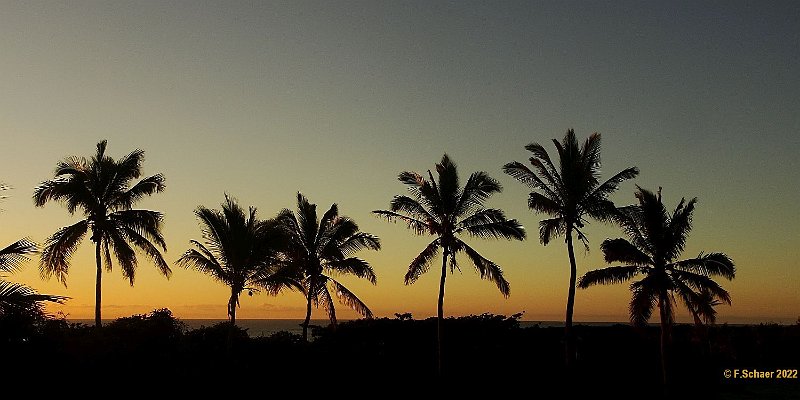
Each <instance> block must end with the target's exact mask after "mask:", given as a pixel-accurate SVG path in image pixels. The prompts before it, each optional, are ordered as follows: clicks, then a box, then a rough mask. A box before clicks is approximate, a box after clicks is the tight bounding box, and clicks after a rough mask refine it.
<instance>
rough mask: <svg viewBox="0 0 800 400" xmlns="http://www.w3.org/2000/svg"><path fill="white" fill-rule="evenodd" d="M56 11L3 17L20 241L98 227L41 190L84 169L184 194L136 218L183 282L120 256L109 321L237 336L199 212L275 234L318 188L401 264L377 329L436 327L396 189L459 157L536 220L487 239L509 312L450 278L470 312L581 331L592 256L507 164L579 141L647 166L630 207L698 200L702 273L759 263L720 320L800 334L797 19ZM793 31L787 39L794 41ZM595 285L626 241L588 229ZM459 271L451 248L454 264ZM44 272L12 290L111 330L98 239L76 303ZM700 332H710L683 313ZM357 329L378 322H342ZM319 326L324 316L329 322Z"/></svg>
mask: <svg viewBox="0 0 800 400" xmlns="http://www.w3.org/2000/svg"><path fill="white" fill-rule="evenodd" d="M571 4H572V3H564V2H493V3H491V5H489V4H482V3H480V2H478V3H464V4H462V3H454V4H451V3H445V2H434V3H433V4H432V3H431V2H427V1H415V0H412V1H408V2H374V3H373V2H367V3H364V4H362V5H360V6H359V7H349V6H346V5H343V4H341V3H339V2H296V3H295V2H289V3H285V4H284V3H277V2H238V1H230V2H228V1H226V2H214V1H210V2H189V3H184V2H149V3H145V2H107V3H106V2H103V3H99V4H98V3H94V2H76V3H74V4H73V3H69V4H67V3H64V4H60V5H55V4H51V3H50V2H43V3H36V2H17V3H10V4H4V6H3V12H2V13H0V38H2V39H0V49H2V50H3V58H2V61H0V76H3V77H4V78H3V80H2V82H0V89H2V92H3V96H2V99H0V134H1V135H2V138H3V143H4V144H5V146H2V148H0V165H1V166H2V168H0V182H3V183H5V184H8V185H9V186H10V187H11V188H12V189H11V190H8V191H5V192H4V193H3V194H4V195H7V196H8V198H6V199H4V200H3V201H2V202H0V210H1V211H2V212H0V226H2V229H0V247H5V246H7V245H8V244H11V243H13V242H14V241H16V240H18V239H20V238H22V237H30V238H31V239H32V240H34V241H36V242H37V243H39V244H42V243H45V241H46V240H47V238H48V237H49V236H50V235H51V234H53V233H54V232H55V231H56V230H57V229H59V228H61V227H64V226H67V225H70V224H72V223H74V222H75V221H77V220H78V219H79V218H81V216H80V215H75V216H71V215H69V213H68V212H67V211H66V209H65V208H64V207H62V206H61V205H59V204H55V203H50V204H47V205H46V206H45V207H42V208H36V207H34V205H33V203H32V201H31V196H32V194H33V189H34V188H35V187H36V185H38V184H39V183H40V182H42V181H44V180H47V179H50V178H52V174H53V169H54V168H55V166H56V163H57V162H58V161H60V160H62V159H63V158H64V157H67V156H73V155H75V156H87V157H88V156H91V155H92V154H93V153H94V149H95V144H96V143H97V142H98V141H99V140H102V139H108V153H109V154H110V155H111V156H112V157H115V158H118V157H121V156H123V155H124V154H126V153H127V152H130V151H131V150H133V149H135V148H141V149H143V150H144V151H145V155H146V161H145V162H144V164H143V173H144V175H145V176H149V175H153V174H156V173H163V174H164V175H165V177H166V191H165V192H164V193H161V194H157V195H154V196H152V197H150V198H145V199H143V200H142V201H141V202H140V203H139V204H138V205H137V207H138V208H147V209H152V210H158V211H161V212H163V213H164V215H165V218H166V220H165V227H164V231H163V233H164V236H165V238H166V241H167V248H168V251H167V252H166V253H165V254H164V257H165V259H166V260H167V262H168V263H169V264H170V265H171V266H172V269H173V275H172V277H171V278H170V279H166V278H164V277H163V276H161V275H159V273H158V272H157V271H156V268H154V267H153V266H152V265H150V264H149V262H147V260H146V259H145V258H144V257H140V259H139V262H140V265H139V268H138V270H137V274H136V280H135V285H134V286H133V287H131V286H130V285H129V284H128V282H127V281H126V280H124V279H123V277H122V274H121V273H120V271H119V269H118V267H117V265H116V264H115V265H114V270H113V271H111V272H104V274H103V281H102V283H103V285H102V288H103V308H102V311H103V318H104V319H111V318H116V317H122V316H130V315H132V314H142V313H147V312H150V311H152V310H154V309H160V308H169V309H170V310H172V311H173V313H174V314H175V315H176V316H177V317H179V318H183V319H198V318H202V319H224V318H226V303H227V301H228V296H229V292H228V289H227V288H226V287H225V286H224V285H222V284H220V283H218V282H215V281H213V280H212V279H211V278H209V277H208V276H205V275H203V274H201V273H199V272H196V271H191V270H185V269H182V268H180V267H178V266H176V265H175V261H176V260H177V259H178V257H179V256H180V255H181V254H182V253H183V252H184V251H185V250H187V249H188V248H189V240H192V239H200V238H201V234H200V229H199V226H198V223H197V221H196V219H195V216H194V214H193V211H194V209H195V208H196V207H197V206H199V205H203V206H206V207H209V208H219V205H220V203H221V202H222V200H223V198H224V197H223V196H224V194H225V193H227V194H229V195H231V196H232V197H235V198H236V199H237V200H238V201H239V204H241V205H242V206H244V207H246V206H250V205H252V206H256V207H257V208H258V210H259V216H260V217H261V218H270V217H273V216H275V215H276V214H277V213H278V212H279V211H280V210H281V209H283V208H289V209H294V208H295V194H296V193H297V192H298V191H300V192H302V193H303V194H304V195H306V196H307V197H308V198H309V200H310V201H311V202H313V203H316V204H317V205H318V209H327V207H329V206H330V204H332V203H337V204H338V205H339V210H340V213H341V214H343V215H347V216H349V217H351V218H353V219H354V220H355V221H356V222H357V223H358V224H359V227H360V228H361V230H362V231H364V232H369V233H373V234H375V235H377V236H379V237H380V239H381V241H382V245H383V249H382V250H381V251H379V252H373V251H364V252H362V253H360V254H358V256H359V257H362V258H364V259H366V260H367V261H369V262H370V263H371V264H372V266H373V267H374V269H375V272H376V274H377V276H378V284H377V286H372V285H371V284H369V283H368V282H362V281H358V280H356V279H351V278H347V277H345V278H343V281H344V282H346V284H347V285H348V287H349V288H350V289H351V290H352V291H353V292H354V293H355V294H356V295H358V296H359V297H360V298H361V299H362V300H363V301H364V302H365V303H366V304H367V305H368V306H369V307H370V308H371V309H372V311H373V312H374V313H375V315H377V316H380V317H383V316H386V317H393V315H394V313H403V312H411V313H412V314H413V316H414V317H415V318H425V317H429V316H432V315H435V314H436V300H437V290H438V275H437V274H438V268H436V265H437V263H439V262H441V259H438V261H434V263H433V265H432V267H431V269H430V271H429V272H428V273H427V274H425V275H424V276H423V277H422V278H421V279H420V280H419V281H418V282H417V283H415V284H414V285H410V286H406V285H404V284H403V276H404V274H405V272H406V269H407V266H408V264H409V262H410V261H411V260H412V259H413V258H414V257H415V256H416V255H417V254H418V253H419V252H420V251H421V250H422V249H423V248H424V246H425V245H426V244H427V243H428V242H429V241H430V240H431V238H430V237H417V236H414V235H413V233H412V232H411V231H409V230H408V229H406V227H405V225H403V224H400V223H398V224H393V223H387V222H386V221H385V220H381V219H379V218H376V217H375V216H373V215H372V214H371V211H372V210H376V209H385V208H387V207H388V206H389V201H390V199H391V198H392V196H394V195H396V194H405V193H406V192H405V190H406V189H405V187H404V186H403V185H402V184H401V183H399V182H398V181H397V174H398V173H399V172H401V171H418V172H423V173H424V172H425V171H427V170H428V169H432V168H434V165H435V163H436V162H437V161H439V160H440V159H441V157H442V154H443V153H447V154H449V155H450V156H451V157H452V159H453V160H454V161H455V163H456V164H457V165H458V170H459V173H460V178H461V184H462V185H463V183H464V182H465V181H466V179H467V177H468V176H469V173H471V172H474V171H486V172H487V173H488V174H489V175H490V176H491V177H493V178H495V179H497V180H498V181H499V182H500V183H501V184H502V185H503V192H502V193H500V194H497V195H495V196H493V197H492V198H491V199H489V201H488V202H487V206H489V207H493V208H499V209H502V210H503V211H505V213H506V215H507V216H508V217H510V218H516V219H518V220H520V221H521V222H522V224H523V225H524V226H525V227H526V229H527V232H528V236H529V237H528V239H527V240H526V241H524V242H505V241H493V240H480V239H474V238H466V241H467V242H468V243H469V244H470V245H471V246H473V247H474V248H475V249H476V250H478V251H479V252H480V253H481V254H483V255H484V256H485V257H486V258H488V259H490V260H493V261H495V262H496V263H498V264H499V265H500V266H501V267H502V268H503V270H504V272H505V275H506V278H507V279H508V281H509V282H510V284H511V296H510V297H509V298H508V299H505V298H503V296H502V295H501V294H500V293H499V292H498V290H497V288H496V287H495V286H494V284H492V283H491V282H488V281H483V280H481V279H480V277H479V275H478V274H477V273H476V272H475V271H474V269H473V268H472V267H471V266H470V264H469V263H468V261H467V260H466V259H464V260H461V262H460V266H461V270H460V271H456V273H455V274H452V275H449V276H448V278H447V286H446V295H445V304H444V307H445V314H446V315H448V316H458V315H468V314H480V313H485V312H488V313H495V314H505V315H511V314H514V313H519V312H524V317H523V319H525V320H531V321H550V320H555V321H560V320H563V318H564V309H565V304H566V298H567V284H568V279H569V262H568V258H567V251H566V248H565V245H564V242H563V240H562V239H557V240H554V241H553V242H552V243H550V244H549V245H548V246H542V245H541V244H540V243H539V241H538V222H539V220H540V219H542V218H543V216H542V215H539V214H534V213H532V212H531V211H530V210H528V208H527V204H526V200H527V195H528V192H529V190H528V189H527V188H525V187H524V186H523V185H521V184H520V183H518V182H516V181H515V180H514V179H512V178H511V177H510V176H508V175H505V174H503V172H502V166H503V165H504V164H505V163H507V162H510V161H513V160H516V161H520V162H526V160H527V158H528V157H529V156H530V153H529V152H527V151H526V150H525V148H524V146H525V145H527V144H529V143H532V142H538V143H540V144H542V145H543V146H544V147H545V148H547V149H548V151H549V152H550V155H551V156H554V155H555V148H554V147H553V145H552V142H551V140H552V139H553V138H562V137H563V135H564V132H566V130H567V129H569V128H574V129H575V132H576V134H577V135H578V137H579V138H580V140H581V141H582V140H583V139H584V138H586V137H587V136H588V135H590V134H591V133H592V132H599V133H601V134H602V146H603V147H602V178H609V177H610V176H611V174H613V173H615V172H617V171H621V170H623V169H624V168H627V167H630V166H637V167H638V168H639V169H640V170H641V174H640V175H639V176H638V177H637V178H636V179H635V180H633V181H632V182H625V183H623V184H622V185H621V188H620V190H619V191H618V192H617V193H614V194H613V195H612V196H611V199H612V200H613V201H614V202H615V203H617V204H619V205H627V204H632V203H634V201H635V199H634V197H633V192H634V190H635V186H634V185H640V186H642V187H644V188H647V189H651V190H655V189H657V188H658V187H663V188H664V189H663V195H664V201H665V203H666V204H667V205H668V206H669V208H674V206H675V205H676V204H677V203H678V201H679V200H680V198H681V197H682V196H685V197H687V198H692V197H695V196H696V197H698V198H699V202H698V204H697V209H696V211H695V218H694V229H693V231H692V233H691V234H690V236H689V239H688V243H687V247H686V249H685V251H684V253H683V255H684V257H693V256H696V255H697V254H699V253H700V252H701V251H706V252H709V251H721V252H725V253H727V254H728V255H730V256H731V258H732V259H733V260H734V262H735V263H736V266H737V275H736V279H735V280H733V281H732V282H728V281H726V280H724V279H722V280H721V281H720V284H721V285H722V286H723V287H724V288H726V289H727V290H729V292H730V293H731V296H732V299H733V304H732V306H727V305H724V306H719V307H718V312H719V315H718V322H720V323H724V322H730V323H757V322H781V323H794V322H795V321H796V320H797V318H798V317H800V292H798V290H797V288H798V287H800V261H799V260H800V233H799V232H798V227H799V226H800V213H798V212H797V207H796V206H795V202H796V200H795V199H796V197H797V186H798V185H797V183H798V182H800V164H799V162H800V158H799V157H797V155H798V154H800V142H799V141H798V136H797V131H798V127H800V113H798V112H797V110H798V109H800V104H798V96H797V93H800V80H798V79H797V76H800V59H799V58H798V52H797V48H796V47H797V46H796V44H797V41H796V40H792V38H795V39H796V33H797V32H798V29H797V19H796V18H793V16H796V15H797V12H796V7H792V8H791V9H789V7H787V6H785V5H782V4H777V3H771V4H765V5H763V6H762V5H759V7H751V6H746V7H743V6H741V5H736V4H725V5H724V9H717V8H718V7H723V6H720V5H715V4H710V3H696V4H695V3H692V4H684V5H670V6H663V7H662V6H658V7H651V6H649V5H648V6H643V5H641V6H640V5H637V4H632V5H631V4H625V5H623V4H617V3H613V2H608V3H606V2H604V3H589V2H587V3H584V4H581V6H580V7H574V5H571ZM787 38H788V39H787ZM586 233H587V236H588V238H589V241H590V249H589V252H588V253H586V252H584V251H583V249H582V247H581V245H580V244H577V245H576V248H575V251H576V256H577V264H578V275H579V276H580V275H582V274H583V273H585V272H587V271H589V270H591V269H595V268H598V267H603V266H605V263H604V262H603V260H602V257H601V256H602V254H601V252H600V243H602V241H603V240H604V239H606V238H615V237H621V236H622V233H621V231H620V230H619V229H618V228H615V227H613V226H610V225H604V224H601V223H598V222H591V224H590V225H589V226H587V228H586ZM440 256H441V255H440ZM38 262H39V258H38V255H33V257H32V259H31V260H30V261H28V262H26V263H25V264H24V265H23V268H22V270H21V271H19V272H15V273H14V274H10V275H7V276H3V279H7V280H10V281H13V282H19V283H24V284H26V285H29V286H31V287H33V288H35V289H37V290H38V291H40V292H42V293H48V294H57V295H63V296H69V297H70V299H69V300H68V301H67V302H66V303H65V304H63V305H49V306H48V307H47V309H48V311H49V312H51V313H59V312H60V313H63V314H64V315H66V316H67V317H68V318H70V319H90V318H93V316H94V285H95V265H94V252H93V248H92V246H91V245H90V243H89V242H88V238H85V239H84V243H83V244H82V245H81V246H80V248H79V250H78V251H77V253H76V254H74V256H73V258H72V261H71V268H70V271H69V276H68V279H67V284H68V286H67V287H64V286H63V285H61V284H60V283H59V282H57V281H55V280H49V281H48V280H43V279H42V278H41V277H40V275H39V271H38ZM629 301H630V291H629V289H628V286H627V285H625V284H621V285H613V286H607V287H592V288H590V289H587V290H578V291H577V295H576V305H575V320H576V321H627V320H628V302H629ZM240 303H241V308H240V311H239V312H238V313H237V317H238V318H243V319H248V318H281V319H284V318H291V319H296V318H303V317H304V301H303V298H302V295H301V294H298V293H291V292H288V293H283V294H280V295H279V296H276V297H270V296H266V295H264V294H256V295H255V296H253V297H249V296H243V297H242V298H241V300H240ZM679 310H680V311H679V314H678V317H679V320H680V321H690V318H689V317H688V315H687V314H686V311H685V310H683V308H681V307H679ZM337 314H338V315H339V317H340V318H342V319H347V318H354V317H356V315H355V314H354V313H353V312H352V311H349V310H347V309H346V307H344V306H341V305H338V303H337ZM323 317H324V311H323V310H316V309H315V310H314V314H313V318H315V319H317V318H323Z"/></svg>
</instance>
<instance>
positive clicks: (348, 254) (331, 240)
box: [278, 193, 381, 341]
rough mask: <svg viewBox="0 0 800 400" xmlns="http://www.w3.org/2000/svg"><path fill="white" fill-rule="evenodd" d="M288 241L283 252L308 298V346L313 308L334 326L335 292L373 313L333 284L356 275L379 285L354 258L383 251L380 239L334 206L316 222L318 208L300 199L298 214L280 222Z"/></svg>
mask: <svg viewBox="0 0 800 400" xmlns="http://www.w3.org/2000/svg"><path fill="white" fill-rule="evenodd" d="M278 218H279V219H280V221H281V224H282V225H283V227H284V229H285V232H286V234H287V236H288V246H287V250H286V253H285V256H286V260H287V263H288V264H289V265H290V266H291V268H292V269H294V270H296V271H300V274H301V275H302V290H303V294H304V295H305V297H306V318H305V320H304V321H303V339H304V340H306V341H308V325H309V322H310V321H311V306H312V304H313V305H314V306H316V307H319V306H320V305H321V306H322V307H323V308H324V309H325V311H326V312H327V313H328V319H329V320H330V322H331V324H332V325H333V326H334V327H335V326H336V309H335V307H334V304H333V296H332V295H331V291H333V293H334V294H335V295H336V297H337V298H338V299H339V301H340V302H341V303H342V304H344V305H346V306H348V307H350V308H351V309H353V310H355V311H356V312H357V313H359V314H361V315H363V316H364V317H366V318H372V311H370V309H369V307H367V305H366V304H364V302H362V301H361V300H360V299H359V298H358V297H357V296H356V295H355V294H354V293H353V292H351V291H350V290H348V289H347V288H346V287H345V286H344V285H343V284H342V283H340V282H339V281H338V280H336V279H334V275H336V274H348V275H354V276H357V277H359V278H363V279H366V280H367V281H369V282H370V283H372V284H373V285H374V284H376V282H377V277H376V276H375V272H374V271H373V270H372V266H370V265H369V263H368V262H366V261H365V260H363V259H360V258H358V257H354V256H353V254H355V253H357V252H358V251H360V250H364V249H369V250H380V248H381V244H380V240H379V239H378V237H377V236H375V235H372V234H369V233H365V232H361V231H360V230H359V228H358V225H357V224H356V223H355V221H353V220H352V219H350V218H348V217H346V216H343V215H341V216H340V215H339V208H338V206H337V205H336V204H333V205H331V207H330V208H329V209H328V211H326V212H325V214H324V215H323V216H322V219H318V217H317V206H316V204H311V203H309V201H308V199H306V198H305V196H303V195H302V194H300V193H298V194H297V212H296V213H293V212H292V211H291V210H283V211H281V213H280V216H279V217H278Z"/></svg>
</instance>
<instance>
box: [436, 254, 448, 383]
mask: <svg viewBox="0 0 800 400" xmlns="http://www.w3.org/2000/svg"><path fill="white" fill-rule="evenodd" d="M447 255H448V254H447V252H446V251H445V252H444V257H443V258H442V277H441V279H440V280H439V303H438V307H437V312H438V314H437V318H436V360H437V362H438V370H439V374H442V371H443V369H442V320H443V318H444V281H445V279H447Z"/></svg>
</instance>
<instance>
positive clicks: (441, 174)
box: [373, 154, 525, 373]
mask: <svg viewBox="0 0 800 400" xmlns="http://www.w3.org/2000/svg"><path fill="white" fill-rule="evenodd" d="M436 173H437V175H438V178H439V179H438V180H436V179H434V178H433V174H432V173H431V171H428V178H429V179H425V177H423V176H422V175H421V174H418V173H416V172H408V171H406V172H401V173H400V175H399V176H398V180H399V181H400V182H402V183H404V184H406V185H407V186H408V191H409V193H410V194H411V197H409V196H405V195H397V196H394V198H393V199H392V200H391V202H390V206H391V208H390V209H389V210H375V211H373V213H375V214H377V215H379V216H381V217H383V218H386V219H387V220H389V221H392V222H396V221H401V222H404V223H406V225H407V226H408V227H409V228H410V229H412V230H413V231H414V233H416V234H418V235H431V236H433V237H434V239H433V241H431V242H430V243H429V244H428V245H427V246H426V247H425V249H424V250H422V252H421V253H419V255H417V257H416V258H414V260H412V261H411V264H410V265H409V266H408V272H407V273H406V276H405V283H406V285H409V284H412V283H414V282H416V281H417V279H418V278H419V277H420V276H422V274H424V273H426V272H428V270H429V269H430V265H431V262H432V261H433V259H434V258H435V257H436V255H437V254H438V253H439V250H440V249H441V250H442V253H443V254H442V269H441V275H440V277H439V301H438V303H437V318H436V331H437V342H436V343H437V362H438V371H439V373H442V320H443V319H444V289H445V280H446V278H447V264H448V262H449V263H450V272H451V273H452V272H453V271H454V270H455V269H456V268H458V264H456V255H457V254H458V253H464V254H466V255H467V257H468V258H469V260H470V261H471V262H472V265H474V266H475V269H476V270H477V271H478V273H479V274H480V276H481V278H483V279H486V280H489V281H492V282H494V284H495V285H497V288H498V289H499V290H500V293H502V294H503V296H505V297H508V296H509V294H510V293H511V287H510V285H509V284H508V281H507V280H506V278H505V277H504V276H503V270H502V269H501V268H500V266H499V265H497V264H495V263H494V262H493V261H491V260H489V259H487V258H485V257H484V256H483V255H481V254H480V253H478V251H477V250H475V249H473V248H472V247H471V246H469V245H468V244H467V243H466V242H465V241H463V240H462V239H461V238H460V236H461V235H469V236H472V237H477V238H482V239H508V240H524V239H525V229H524V228H523V227H522V225H521V224H520V223H519V222H517V220H515V219H507V218H506V215H505V213H503V211H502V210H498V209H494V208H484V206H483V204H484V203H485V202H486V200H487V199H489V197H491V196H492V195H493V194H495V193H499V192H500V191H501V190H502V187H501V186H500V183H499V182H497V181H496V180H494V179H492V178H490V177H489V175H487V174H486V173H485V172H483V171H479V172H473V173H472V174H471V175H470V177H469V179H467V183H466V184H465V185H464V187H461V186H460V185H459V182H458V170H457V169H456V164H455V163H454V162H453V161H452V160H451V159H450V157H449V156H448V155H447V154H445V155H444V156H442V161H441V162H439V163H438V164H436Z"/></svg>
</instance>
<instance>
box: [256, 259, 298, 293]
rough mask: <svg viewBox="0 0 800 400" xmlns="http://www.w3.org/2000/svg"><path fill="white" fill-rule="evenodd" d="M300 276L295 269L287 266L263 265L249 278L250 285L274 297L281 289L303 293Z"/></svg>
mask: <svg viewBox="0 0 800 400" xmlns="http://www.w3.org/2000/svg"><path fill="white" fill-rule="evenodd" d="M302 279H303V277H302V275H301V272H300V271H298V270H297V268H293V267H291V266H287V265H277V264H276V265H269V264H268V265H264V266H263V267H262V268H259V269H258V272H256V273H255V274H253V276H251V277H250V282H251V284H253V285H255V286H258V287H260V288H262V289H264V290H265V291H266V292H267V294H269V295H271V296H276V295H277V294H278V293H280V292H281V291H282V290H283V289H289V290H297V291H300V292H303V285H302V282H301V281H302Z"/></svg>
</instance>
